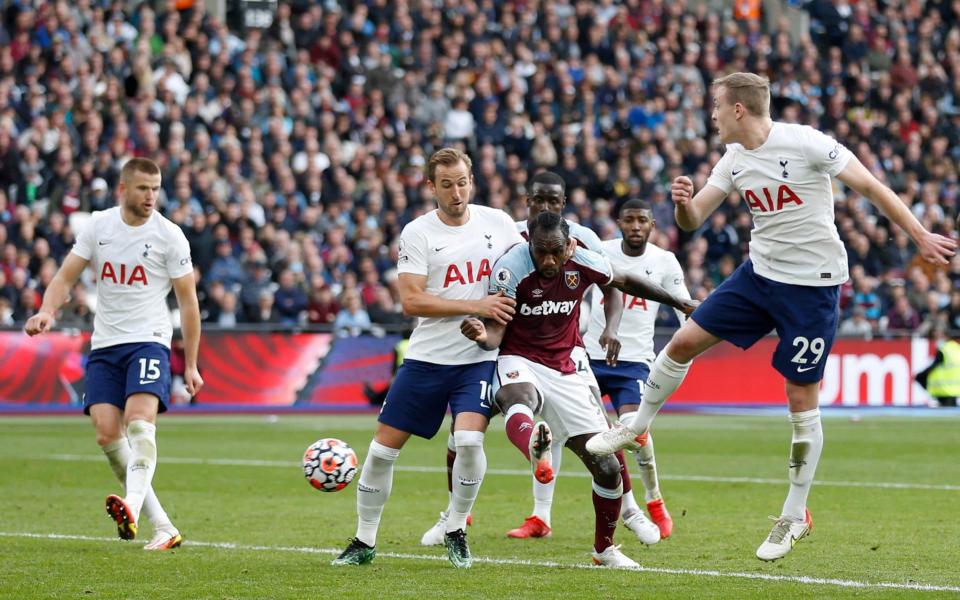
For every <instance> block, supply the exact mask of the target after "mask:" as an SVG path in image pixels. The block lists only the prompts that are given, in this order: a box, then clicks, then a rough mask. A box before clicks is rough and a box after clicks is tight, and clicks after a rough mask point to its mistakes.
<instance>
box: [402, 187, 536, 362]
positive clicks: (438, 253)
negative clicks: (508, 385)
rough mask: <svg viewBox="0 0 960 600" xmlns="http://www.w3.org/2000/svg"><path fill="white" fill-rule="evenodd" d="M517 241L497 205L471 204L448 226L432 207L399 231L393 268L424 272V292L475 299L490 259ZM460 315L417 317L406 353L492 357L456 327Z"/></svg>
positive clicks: (454, 358)
mask: <svg viewBox="0 0 960 600" xmlns="http://www.w3.org/2000/svg"><path fill="white" fill-rule="evenodd" d="M522 241H523V238H521V237H520V234H519V233H517V228H516V226H515V225H514V224H513V221H512V220H511V219H510V216H509V215H507V213H505V212H504V211H502V210H498V209H493V208H490V207H488V206H479V205H474V204H471V205H470V220H469V221H467V223H466V224H465V225H461V226H459V227H452V226H450V225H447V224H445V223H444V222H443V221H441V220H440V217H439V216H437V210H436V209H434V210H432V211H430V212H429V213H427V214H425V215H423V216H421V217H417V218H416V219H414V220H413V221H411V222H410V223H408V224H407V226H406V227H404V228H403V231H402V232H401V233H400V256H399V258H398V259H397V272H399V273H412V274H414V275H426V276H427V288H426V292H427V293H428V294H432V295H434V296H439V297H440V298H446V299H449V300H479V299H481V298H484V297H486V295H487V287H488V283H489V281H490V271H491V268H492V267H493V263H494V262H495V261H496V260H497V259H498V258H500V256H501V255H502V254H503V253H504V252H506V251H507V250H508V249H509V248H510V247H511V246H513V245H514V244H517V243H519V242H522ZM464 316H466V315H460V316H455V317H420V318H418V319H417V325H416V328H415V329H414V330H413V334H412V335H411V336H410V346H409V347H408V348H407V353H406V357H408V358H412V359H414V360H422V361H425V362H431V363H436V364H441V365H465V364H470V363H477V362H482V361H486V360H496V358H497V351H496V350H494V351H491V352H487V351H484V350H481V349H480V347H479V346H478V345H477V344H476V343H475V342H473V341H471V340H469V339H468V338H467V337H465V336H464V335H463V334H462V333H460V321H462V320H463V317H464Z"/></svg>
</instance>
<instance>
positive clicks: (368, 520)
mask: <svg viewBox="0 0 960 600" xmlns="http://www.w3.org/2000/svg"><path fill="white" fill-rule="evenodd" d="M398 456H400V450H398V449H396V448H390V447H388V446H384V445H383V444H381V443H379V442H377V441H376V440H371V441H370V450H369V452H367V460H366V461H364V463H363V468H362V469H361V471H360V481H358V482H357V539H358V540H360V541H361V542H363V543H364V544H366V545H368V546H375V545H376V544H377V530H378V529H379V528H380V517H381V515H383V507H384V506H385V505H386V504H387V499H388V498H390V488H391V487H392V486H393V464H394V463H395V462H396V461H397V457H398Z"/></svg>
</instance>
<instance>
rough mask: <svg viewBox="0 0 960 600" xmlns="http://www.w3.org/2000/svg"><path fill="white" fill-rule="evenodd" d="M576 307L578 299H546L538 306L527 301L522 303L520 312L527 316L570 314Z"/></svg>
mask: <svg viewBox="0 0 960 600" xmlns="http://www.w3.org/2000/svg"><path fill="white" fill-rule="evenodd" d="M576 307H577V301H576V300H563V301H562V302H555V301H553V300H544V301H543V302H541V303H540V304H539V305H537V306H530V305H529V304H527V303H523V304H521V305H520V314H521V315H525V316H530V315H536V316H543V317H546V316H548V315H569V314H570V313H572V312H573V309H574V308H576Z"/></svg>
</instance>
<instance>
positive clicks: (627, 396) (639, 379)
mask: <svg viewBox="0 0 960 600" xmlns="http://www.w3.org/2000/svg"><path fill="white" fill-rule="evenodd" d="M590 368H591V369H592V370H593V374H594V376H595V377H596V378H597V383H598V384H600V395H601V396H610V402H611V403H612V404H613V408H614V409H616V411H617V413H618V414H619V413H620V407H621V406H626V405H628V404H640V401H641V400H643V383H644V382H645V381H646V380H647V377H649V376H650V366H649V365H647V364H646V363H642V362H617V366H615V367H611V366H610V365H608V364H607V361H605V360H591V361H590Z"/></svg>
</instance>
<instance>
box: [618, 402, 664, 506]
mask: <svg viewBox="0 0 960 600" xmlns="http://www.w3.org/2000/svg"><path fill="white" fill-rule="evenodd" d="M636 416H637V413H636V411H633V412H628V413H623V414H622V415H620V422H621V423H623V424H624V425H626V426H627V427H630V425H631V424H632V423H633V419H634V417H636ZM635 456H636V459H637V466H639V467H640V481H641V482H642V483H643V490H644V501H645V502H652V501H653V500H657V499H659V498H660V497H661V496H660V481H659V479H658V478H657V461H656V459H655V458H654V454H653V434H652V433H649V432H648V433H647V443H646V444H644V445H643V446H641V447H640V449H639V450H637V451H636V453H635Z"/></svg>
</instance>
